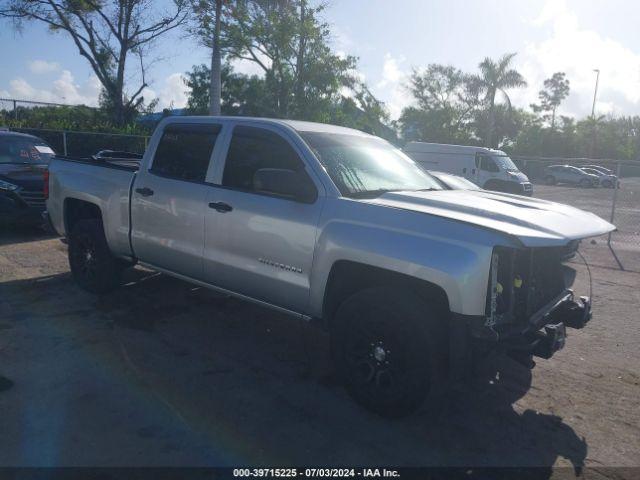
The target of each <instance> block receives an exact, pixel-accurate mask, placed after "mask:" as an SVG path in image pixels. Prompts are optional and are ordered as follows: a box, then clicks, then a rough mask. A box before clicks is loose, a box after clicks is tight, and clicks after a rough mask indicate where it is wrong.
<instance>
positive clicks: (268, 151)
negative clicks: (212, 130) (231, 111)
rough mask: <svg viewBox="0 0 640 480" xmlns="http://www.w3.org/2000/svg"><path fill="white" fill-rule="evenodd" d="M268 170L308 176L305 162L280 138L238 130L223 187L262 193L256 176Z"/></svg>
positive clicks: (265, 132)
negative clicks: (257, 173)
mask: <svg viewBox="0 0 640 480" xmlns="http://www.w3.org/2000/svg"><path fill="white" fill-rule="evenodd" d="M264 168H272V169H284V170H293V171H295V172H304V164H303V163H302V160H300V158H299V157H298V154H297V153H296V152H295V151H294V150H293V148H292V147H291V145H289V143H288V142H287V141H286V140H285V139H284V138H282V137H281V136H280V135H278V134H277V133H275V132H272V131H270V130H266V129H263V128H256V127H247V126H242V125H240V126H236V127H235V128H234V129H233V137H232V138H231V144H230V145H229V152H228V153H227V160H226V162H225V167H224V173H223V175H222V185H223V186H225V187H231V188H237V189H239V190H247V191H252V192H258V191H259V189H258V188H256V185H255V184H254V175H255V173H256V172H257V171H258V170H260V169H264Z"/></svg>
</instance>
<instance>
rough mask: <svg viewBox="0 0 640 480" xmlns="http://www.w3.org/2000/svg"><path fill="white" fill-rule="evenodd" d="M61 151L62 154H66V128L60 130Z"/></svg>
mask: <svg viewBox="0 0 640 480" xmlns="http://www.w3.org/2000/svg"><path fill="white" fill-rule="evenodd" d="M62 151H63V152H64V156H65V157H66V156H67V132H66V130H63V131H62Z"/></svg>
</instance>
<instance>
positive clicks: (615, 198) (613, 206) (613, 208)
mask: <svg viewBox="0 0 640 480" xmlns="http://www.w3.org/2000/svg"><path fill="white" fill-rule="evenodd" d="M616 177H617V180H616V181H617V182H619V181H620V162H618V165H617V167H616ZM618 190H619V188H618V185H617V184H616V185H614V188H613V201H612V202H611V218H610V219H609V223H613V220H614V218H615V216H616V203H617V201H618ZM607 245H609V246H611V232H609V235H608V236H607Z"/></svg>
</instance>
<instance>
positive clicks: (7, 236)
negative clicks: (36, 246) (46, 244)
mask: <svg viewBox="0 0 640 480" xmlns="http://www.w3.org/2000/svg"><path fill="white" fill-rule="evenodd" d="M55 236H56V235H54V234H52V233H48V232H46V231H45V230H44V229H43V228H42V227H39V226H27V225H11V224H7V223H4V222H2V221H0V247H1V246H5V245H13V244H17V243H27V242H37V241H40V240H48V239H50V238H54V237H55Z"/></svg>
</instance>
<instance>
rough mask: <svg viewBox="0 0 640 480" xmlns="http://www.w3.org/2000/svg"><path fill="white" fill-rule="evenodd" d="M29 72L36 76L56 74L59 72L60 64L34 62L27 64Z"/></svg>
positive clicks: (43, 61) (41, 61) (44, 61)
mask: <svg viewBox="0 0 640 480" xmlns="http://www.w3.org/2000/svg"><path fill="white" fill-rule="evenodd" d="M29 70H31V72H32V73H35V74H36V75H43V74H45V73H52V72H57V71H58V70H60V64H59V63H57V62H47V61H46V60H34V61H32V62H29Z"/></svg>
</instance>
